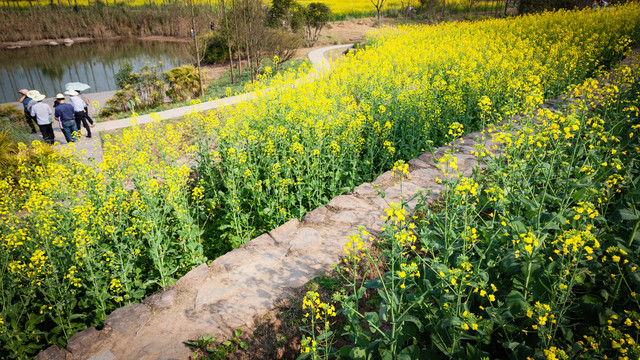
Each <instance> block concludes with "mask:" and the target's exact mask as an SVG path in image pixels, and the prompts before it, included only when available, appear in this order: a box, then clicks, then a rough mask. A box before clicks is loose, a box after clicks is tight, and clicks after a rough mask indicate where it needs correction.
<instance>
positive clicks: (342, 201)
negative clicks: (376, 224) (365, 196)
mask: <svg viewBox="0 0 640 360" xmlns="http://www.w3.org/2000/svg"><path fill="white" fill-rule="evenodd" d="M327 207H328V208H329V209H333V210H377V207H376V206H374V205H371V204H369V203H368V202H367V201H365V200H362V199H358V198H357V197H355V196H351V195H340V196H338V197H335V198H333V200H331V201H330V202H329V204H327Z"/></svg>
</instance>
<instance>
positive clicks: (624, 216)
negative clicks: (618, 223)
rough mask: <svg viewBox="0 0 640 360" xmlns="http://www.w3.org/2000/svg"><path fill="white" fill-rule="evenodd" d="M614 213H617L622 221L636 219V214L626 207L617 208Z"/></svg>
mask: <svg viewBox="0 0 640 360" xmlns="http://www.w3.org/2000/svg"><path fill="white" fill-rule="evenodd" d="M614 215H618V216H619V217H620V219H621V220H623V221H629V220H638V216H637V215H636V214H635V213H634V212H632V211H631V209H628V208H625V209H618V210H617V211H616V212H614Z"/></svg>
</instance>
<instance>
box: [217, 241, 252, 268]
mask: <svg viewBox="0 0 640 360" xmlns="http://www.w3.org/2000/svg"><path fill="white" fill-rule="evenodd" d="M251 252H252V251H251V250H250V249H249V248H246V247H241V248H237V249H233V250H231V251H229V252H228V253H226V254H224V255H222V256H220V257H219V258H217V259H215V260H214V261H213V262H212V263H211V265H210V267H211V269H212V270H213V272H219V271H223V272H225V271H226V272H229V271H232V270H233V269H235V268H237V267H238V266H240V265H242V264H243V263H244V261H245V260H246V259H247V258H249V257H250V256H251Z"/></svg>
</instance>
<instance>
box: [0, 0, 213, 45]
mask: <svg viewBox="0 0 640 360" xmlns="http://www.w3.org/2000/svg"><path fill="white" fill-rule="evenodd" d="M185 4H187V3H185V2H181V3H178V2H174V3H168V4H165V5H161V6H157V5H142V6H135V7H132V6H126V5H117V6H105V4H104V3H101V2H96V3H94V4H93V5H91V6H71V7H68V6H57V5H55V4H54V5H53V6H33V7H29V8H2V9H0V18H1V19H3V21H1V22H0V42H7V41H21V40H41V39H63V38H72V37H91V38H105V37H113V36H151V35H154V36H172V37H180V38H188V37H190V36H191V35H190V30H191V9H190V8H189V6H188V5H185ZM213 11H214V9H213V8H212V7H211V6H210V5H208V4H201V5H196V6H195V7H194V14H195V21H196V30H197V32H198V33H201V32H203V31H206V30H207V29H208V26H209V23H210V21H211V20H210V19H211V18H212V17H213Z"/></svg>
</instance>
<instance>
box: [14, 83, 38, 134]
mask: <svg viewBox="0 0 640 360" xmlns="http://www.w3.org/2000/svg"><path fill="white" fill-rule="evenodd" d="M28 92H29V90H27V89H22V90H20V91H18V93H19V94H20V95H22V96H21V97H20V100H18V102H20V103H21V104H22V107H23V110H24V119H25V121H26V122H27V125H29V127H30V128H31V133H32V134H35V133H37V131H36V126H35V120H33V118H32V117H31V114H30V112H29V110H27V105H28V104H29V103H30V102H31V100H32V99H31V98H30V97H28V96H27V93H28Z"/></svg>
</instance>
